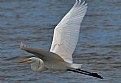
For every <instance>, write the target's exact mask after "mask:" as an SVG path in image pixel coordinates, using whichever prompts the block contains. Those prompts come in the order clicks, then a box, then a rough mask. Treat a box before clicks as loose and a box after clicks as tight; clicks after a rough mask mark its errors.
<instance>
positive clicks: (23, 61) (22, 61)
mask: <svg viewBox="0 0 121 83" xmlns="http://www.w3.org/2000/svg"><path fill="white" fill-rule="evenodd" d="M28 61H31V59H30V58H29V59H25V60H20V61H19V62H18V63H25V62H28Z"/></svg>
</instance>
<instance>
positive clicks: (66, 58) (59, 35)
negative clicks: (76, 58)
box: [20, 0, 102, 78]
mask: <svg viewBox="0 0 121 83" xmlns="http://www.w3.org/2000/svg"><path fill="white" fill-rule="evenodd" d="M86 10H87V4H86V3H85V2H83V3H81V0H76V2H75V4H74V6H73V7H72V9H71V10H70V11H69V12H68V13H67V14H66V15H65V16H64V17H63V19H62V20H61V21H60V23H59V24H58V25H57V26H56V27H55V29H54V35H53V42H52V45H51V49H50V52H49V51H45V50H42V49H38V48H31V47H28V46H26V45H25V44H23V43H21V45H20V48H21V49H22V50H24V51H27V52H29V53H32V54H34V55H35V56H36V57H31V58H29V59H26V60H22V61H20V63H23V62H28V61H31V62H32V64H31V69H32V70H34V71H46V70H50V71H73V72H77V73H81V74H85V75H90V76H93V77H98V78H102V77H101V76H99V75H98V74H97V73H90V72H87V71H84V70H81V69H80V68H81V65H82V64H74V63H73V58H72V54H73V52H74V50H75V48H76V45H77V41H78V36H79V31H80V24H81V22H82V20H83V17H84V15H85V13H86Z"/></svg>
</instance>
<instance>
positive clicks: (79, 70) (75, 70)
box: [67, 69, 103, 79]
mask: <svg viewBox="0 0 121 83" xmlns="http://www.w3.org/2000/svg"><path fill="white" fill-rule="evenodd" d="M67 71H72V72H76V73H80V74H84V75H89V76H93V77H97V78H100V79H103V77H101V76H100V75H98V74H97V73H91V72H88V71H85V70H81V69H67Z"/></svg>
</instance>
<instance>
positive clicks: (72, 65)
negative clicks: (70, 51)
mask: <svg viewBox="0 0 121 83" xmlns="http://www.w3.org/2000/svg"><path fill="white" fill-rule="evenodd" d="M81 66H82V64H71V68H74V69H80V68H81Z"/></svg>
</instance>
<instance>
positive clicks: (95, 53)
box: [0, 0, 121, 83]
mask: <svg viewBox="0 0 121 83" xmlns="http://www.w3.org/2000/svg"><path fill="white" fill-rule="evenodd" d="M85 1H86V2H87V3H88V6H89V7H88V11H87V14H86V16H85V18H84V20H83V22H82V24H81V30H80V36H79V42H78V45H77V48H76V50H75V52H74V54H73V55H74V56H73V57H74V62H76V63H81V64H84V65H83V66H82V69H85V70H87V71H91V72H98V73H99V74H100V75H102V76H103V77H104V79H103V80H101V79H97V78H93V77H89V76H85V75H80V74H77V73H71V72H52V73H51V72H42V73H40V72H34V71H32V70H31V69H30V63H26V64H18V63H17V62H18V61H19V60H21V59H25V58H26V57H28V56H30V55H31V54H28V53H26V52H23V51H22V50H20V48H19V45H20V42H21V41H22V42H24V43H26V44H27V45H29V46H31V47H37V48H43V49H46V50H49V48H50V45H51V41H52V35H53V29H54V27H55V26H56V25H57V23H58V22H59V21H60V20H61V18H62V17H63V16H64V15H65V14H66V13H67V11H69V9H70V8H71V7H72V6H73V4H74V2H75V0H0V83H121V0H85Z"/></svg>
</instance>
